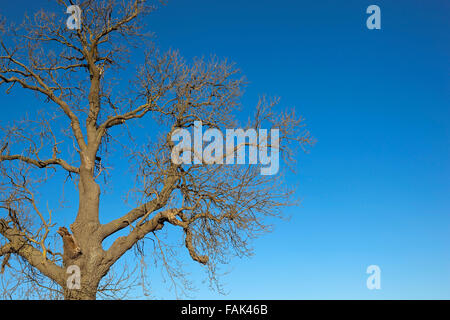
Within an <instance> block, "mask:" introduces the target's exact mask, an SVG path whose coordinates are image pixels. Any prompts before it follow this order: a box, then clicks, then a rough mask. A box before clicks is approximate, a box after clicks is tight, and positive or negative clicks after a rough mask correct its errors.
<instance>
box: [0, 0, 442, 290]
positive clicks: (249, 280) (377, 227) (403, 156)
mask: <svg viewBox="0 0 450 320" xmlns="http://www.w3.org/2000/svg"><path fill="white" fill-rule="evenodd" d="M39 2H40V1H24V0H16V1H14V2H9V1H8V2H5V3H2V7H1V8H0V13H1V14H2V15H6V16H9V15H10V16H11V18H12V19H16V18H17V17H20V16H21V15H23V12H24V8H25V7H28V9H27V10H28V11H29V12H32V11H33V10H35V9H39V8H40V6H42V5H44V6H45V5H47V4H48V1H41V2H42V3H43V4H39ZM371 4H377V5H378V6H379V7H380V8H381V30H368V29H367V28H366V19H367V17H368V15H367V14H366V13H365V11H366V8H367V7H368V6H369V5H371ZM449 9H450V4H449V3H448V2H447V1H443V0H441V1H437V0H432V1H403V0H401V1H400V0H396V1H376V2H375V1H361V0H360V1H356V0H354V1H323V0H317V1H299V0H295V1H294V0H291V1H289V0H278V1H268V0H259V1H253V0H251V1H250V0H249V1H242V0H240V1H237V0H227V1H210V0H190V1H185V0H171V1H169V2H168V4H167V5H166V6H163V7H162V8H160V9H159V10H158V11H157V12H156V13H154V14H152V15H150V16H149V17H148V21H147V23H148V28H149V30H151V31H153V32H154V33H155V36H156V38H155V41H156V43H157V44H158V45H159V46H161V47H162V48H165V49H167V48H177V49H179V50H180V52H181V54H182V55H184V56H185V57H187V58H192V57H195V56H202V55H205V56H208V55H210V54H211V53H213V54H216V55H218V56H219V57H227V58H229V59H230V60H232V61H234V62H236V64H237V66H238V67H239V68H240V69H241V70H242V72H243V74H245V75H246V77H247V79H248V81H249V85H248V87H247V89H246V93H245V96H244V97H243V103H244V105H245V106H246V108H249V110H251V108H252V107H254V105H255V103H256V100H257V98H258V95H260V94H264V93H265V94H268V95H274V96H279V97H281V104H280V107H281V108H284V107H285V106H293V107H295V108H296V110H297V111H298V113H299V114H301V115H303V116H304V117H305V118H306V122H307V124H308V126H309V129H310V130H311V132H312V133H313V135H314V136H315V137H316V138H317V141H318V142H317V144H316V145H315V146H314V148H312V150H311V152H310V153H309V154H306V155H305V154H299V157H298V163H297V165H296V174H295V175H290V177H289V179H288V181H287V183H289V184H290V185H292V186H296V187H297V197H298V198H300V199H301V200H302V202H301V205H299V206H297V207H291V208H288V209H286V213H287V214H288V215H290V216H291V217H292V218H291V220H290V221H279V222H277V223H276V228H275V231H274V232H273V233H271V234H268V235H265V236H264V237H262V238H260V239H258V240H256V241H255V242H254V247H255V256H254V257H252V258H250V259H247V258H246V259H234V260H233V261H232V263H231V264H230V265H228V266H226V267H225V269H224V270H226V271H231V272H230V273H229V274H227V275H225V276H223V278H222V282H223V283H224V285H225V289H226V291H227V292H229V294H228V295H226V296H220V295H218V294H217V293H215V292H212V291H210V290H209V289H208V287H207V285H205V284H202V283H201V281H200V280H199V279H202V272H201V268H197V267H195V266H192V267H190V268H192V270H191V272H192V277H193V279H194V281H196V283H197V287H198V291H196V292H195V293H194V297H195V298H199V299H215V298H218V299H221V298H226V299H435V298H437V299H442V298H445V299H449V298H450V251H449V244H450V197H449V193H450V179H449V178H450V166H449V159H450V148H449V146H450V144H449V141H450V99H449V98H450V96H449V92H450V91H449V89H450V82H449V71H450V70H449V62H450V61H449V57H450V56H449V54H450V50H449V49H450V41H449V40H450V39H449V34H450V33H449V24H450V22H449V20H448V12H449ZM13 102H14V104H13ZM28 102H29V98H28V97H26V96H25V97H22V98H21V99H18V96H17V95H16V96H14V94H13V95H11V96H9V97H5V96H4V95H3V93H2V102H1V104H2V106H1V107H2V108H5V109H6V108H8V111H9V110H11V112H10V113H9V114H8V116H5V120H6V119H9V118H11V119H13V118H14V117H17V116H20V115H21V114H23V112H25V110H27V106H26V105H27V104H28ZM106 199H108V197H106ZM108 207H111V208H114V207H115V206H114V205H112V204H108V203H105V204H104V208H108ZM67 219H69V218H67ZM69 220H70V219H69ZM372 264H375V265H378V266H379V267H380V268H381V290H373V291H371V290H368V289H367V288H366V279H367V276H368V275H367V274H366V273H365V271H366V268H367V267H368V266H369V265H372ZM155 290H156V291H157V293H156V295H157V296H158V297H162V298H170V297H172V294H171V293H170V292H167V291H166V289H164V284H162V283H159V282H158V281H156V282H155Z"/></svg>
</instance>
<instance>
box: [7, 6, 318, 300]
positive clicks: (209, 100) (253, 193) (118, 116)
mask: <svg viewBox="0 0 450 320" xmlns="http://www.w3.org/2000/svg"><path fill="white" fill-rule="evenodd" d="M56 2H57V4H58V5H59V6H60V9H61V10H60V11H58V13H57V14H52V13H49V12H44V11H41V12H38V13H37V14H36V15H34V17H31V18H30V17H26V18H25V21H24V23H23V24H22V25H20V26H19V27H15V26H13V25H9V24H8V23H6V22H5V21H4V20H2V21H3V23H2V24H1V25H2V28H1V29H0V32H2V36H1V40H0V45H1V49H0V85H2V86H3V87H4V88H5V89H6V93H9V92H10V91H11V90H15V89H20V88H21V89H23V90H27V91H31V92H34V93H36V97H37V98H39V97H43V98H44V99H45V100H44V101H45V103H48V106H51V107H48V108H47V112H45V113H43V112H41V113H39V114H37V115H35V116H33V117H32V118H30V117H26V118H25V119H23V120H21V121H18V122H15V123H13V124H11V125H9V126H4V127H3V128H2V142H1V144H0V149H1V150H0V172H1V182H0V189H1V195H0V209H1V210H2V212H3V213H2V218H1V219H0V234H1V237H0V257H3V260H2V264H1V271H2V273H3V272H4V271H5V270H9V274H10V276H9V277H8V278H2V287H3V288H4V289H3V290H4V296H8V295H10V296H13V294H12V292H15V291H20V290H25V289H23V287H22V286H21V284H29V285H30V286H29V287H28V291H27V292H28V293H25V296H26V297H31V298H32V297H33V295H32V293H30V292H34V291H35V290H37V289H36V288H39V289H40V290H43V291H44V292H45V293H46V295H45V296H44V297H45V298H49V299H56V298H62V297H63V298H65V299H95V298H96V297H97V295H98V293H105V295H104V296H105V297H113V296H114V293H115V292H118V291H120V289H123V288H124V284H123V283H122V282H121V280H123V279H127V278H128V277H129V274H127V275H125V276H124V277H120V276H116V275H115V274H113V273H112V272H111V270H110V269H111V268H112V266H113V265H114V264H116V263H117V262H118V260H119V259H120V258H121V257H122V256H123V255H124V254H125V253H127V252H128V251H129V250H130V249H132V248H134V249H135V251H136V253H137V255H138V256H139V255H145V254H146V251H147V250H146V249H145V248H144V246H143V244H144V243H145V242H149V243H151V245H152V246H153V248H154V250H155V251H154V253H153V255H154V257H155V259H157V260H159V261H160V262H161V263H162V264H163V266H164V267H166V270H167V274H168V275H169V277H170V278H172V279H174V278H177V277H182V276H183V270H182V269H180V268H181V267H177V265H173V262H174V260H173V258H174V257H175V256H176V254H175V253H174V251H173V250H174V249H173V248H172V247H171V245H169V244H167V243H165V241H164V237H163V236H162V232H163V231H168V232H169V230H170V232H173V233H176V232H178V234H180V235H181V236H182V246H183V247H184V248H185V250H187V252H188V254H189V256H190V257H191V258H192V259H193V260H194V261H196V262H198V263H200V264H202V265H205V268H206V270H207V271H208V274H209V277H210V279H211V280H212V281H213V282H214V281H216V279H217V278H216V266H217V265H218V264H220V263H223V262H226V261H228V259H229V257H231V256H233V255H239V256H242V255H248V254H250V252H251V248H250V243H249V241H250V240H251V239H252V238H254V237H255V236H257V235H259V234H261V233H262V232H266V231H269V230H270V225H268V224H267V221H266V218H267V217H273V216H276V217H277V216H282V212H281V209H282V208H283V207H284V206H286V205H288V204H290V195H291V194H292V190H288V189H289V188H287V186H286V185H285V184H284V183H283V180H282V175H280V174H278V175H272V176H269V175H268V176H264V175H261V174H260V172H259V167H260V166H261V165H258V164H256V165H255V164H252V165H250V164H249V165H226V164H213V165H211V164H207V163H205V162H202V163H199V164H191V165H183V164H175V163H174V162H173V161H172V160H171V153H172V151H173V148H174V142H173V141H172V139H171V137H172V134H173V133H174V132H175V131H176V130H178V129H181V128H192V126H193V125H194V122H195V121H202V123H203V125H204V127H205V128H216V129H224V128H236V127H237V126H239V125H240V122H239V121H238V119H239V117H237V115H238V112H239V110H240V98H241V96H242V89H243V86H244V84H245V83H244V80H243V78H242V76H241V75H240V73H239V71H238V70H237V69H236V68H235V66H234V65H233V64H231V63H228V62H227V61H222V60H220V59H217V58H215V57H212V58H210V59H203V58H202V59H195V60H194V61H192V62H186V61H185V60H184V59H183V58H182V57H180V54H179V53H178V52H177V51H173V50H169V51H168V52H160V51H159V50H158V49H156V48H155V47H154V46H151V45H149V46H148V48H146V50H145V56H144V57H143V65H141V66H137V68H136V70H137V71H136V73H135V75H134V77H133V80H132V81H130V82H129V85H128V87H127V89H126V90H123V89H122V90H120V88H124V87H126V86H125V85H124V84H123V81H120V79H116V77H115V74H116V73H118V72H119V71H121V70H123V69H120V68H128V66H129V57H130V56H131V54H132V51H133V49H134V48H140V47H141V46H142V43H147V42H145V41H146V39H147V37H148V35H147V34H145V33H143V30H142V26H143V23H142V18H143V17H145V16H147V15H148V14H149V13H151V12H152V11H153V10H154V8H155V7H154V6H153V5H152V4H151V3H149V1H144V0H128V1H117V2H116V1H98V0H95V1H94V0H88V1H83V2H82V3H81V4H80V8H81V10H82V19H81V22H82V24H81V28H80V29H77V30H69V29H68V28H67V27H66V23H65V22H66V19H67V15H64V14H61V13H60V12H65V10H66V8H67V7H68V6H70V5H71V4H72V3H71V1H65V0H57V1H56ZM277 102H278V101H277V100H270V99H266V98H261V99H260V101H259V103H258V105H257V107H256V112H255V114H254V115H253V116H252V117H251V118H250V120H249V122H248V123H246V124H245V125H243V126H244V127H245V128H256V129H258V128H262V127H263V126H264V125H267V126H270V127H271V128H278V129H279V130H280V146H279V148H280V150H281V152H282V155H284V163H285V164H288V163H289V162H292V161H293V160H294V158H293V152H295V150H296V149H298V148H299V147H302V148H305V147H307V146H308V145H311V144H312V143H313V141H312V138H311V137H310V135H309V133H308V131H306V130H305V129H304V125H303V120H302V119H301V118H297V117H296V116H295V114H294V113H293V112H286V113H283V114H280V113H279V112H274V107H275V105H276V104H277ZM48 110H51V111H48ZM149 117H150V118H149ZM144 118H145V119H147V120H145V121H151V122H152V123H153V124H157V126H156V125H153V126H152V128H157V132H156V133H155V129H152V130H151V132H149V137H150V142H148V143H147V142H145V143H144V144H143V143H142V137H141V135H142V130H140V131H139V130H134V129H135V128H136V126H138V124H139V121H141V122H142V121H144ZM138 120H139V121H138ZM146 123H147V125H148V123H149V122H146ZM149 131H150V130H149ZM136 135H137V136H136ZM111 147H112V148H116V149H117V150H120V152H121V154H122V155H124V157H128V158H129V159H130V161H131V165H130V168H132V169H133V170H134V172H135V174H136V179H135V183H134V185H131V186H130V188H129V189H130V195H132V196H130V197H128V201H129V202H131V201H133V203H135V207H134V209H132V210H130V211H129V212H123V213H122V214H117V213H108V216H112V215H116V218H115V219H113V220H111V221H110V222H107V223H101V222H100V219H101V217H102V216H100V210H99V204H100V196H101V194H102V191H101V189H102V186H105V184H104V183H102V182H100V180H101V177H103V178H107V177H108V175H109V172H110V170H108V166H107V164H108V159H109V158H108V156H109V153H108V148H111ZM270 147H271V146H270V145H269V148H270ZM235 151H237V150H235ZM61 173H64V174H61ZM67 181H73V182H75V183H76V189H77V192H78V194H77V196H78V200H79V205H78V211H77V213H76V215H74V216H73V217H72V219H73V223H71V224H70V226H68V227H70V230H69V229H67V228H66V227H65V226H59V228H57V226H56V223H55V222H54V220H52V218H54V217H53V216H52V212H53V211H54V210H52V209H51V208H49V206H48V205H46V200H45V198H46V197H52V195H49V194H47V193H46V192H45V185H48V184H50V185H52V186H55V185H56V186H59V185H60V186H61V188H62V187H63V185H64V184H65V183H66V182H67ZM73 196H74V197H75V195H73ZM69 197H70V195H69ZM44 205H45V207H44ZM102 219H103V218H102ZM168 225H171V226H173V228H169V229H168V228H167V226H168ZM56 234H59V235H60V236H61V239H62V241H61V240H59V238H58V237H57V236H56ZM107 239H108V240H111V239H112V240H111V241H110V243H112V244H111V245H110V246H109V247H107V248H105V245H104V243H105V240H107ZM146 239H147V240H146ZM61 242H62V244H61ZM175 258H176V257H175ZM13 259H15V260H13ZM175 262H176V261H175ZM138 264H139V263H137V265H138ZM72 265H76V266H78V267H79V268H80V271H81V288H80V289H78V290H75V289H73V290H71V289H69V288H68V287H67V283H66V282H67V277H68V275H67V273H66V268H67V267H68V266H72ZM121 268H122V267H121ZM131 273H132V272H131ZM102 281H103V282H102ZM185 284H186V283H185ZM187 286H188V284H187ZM108 290H109V291H108ZM25 291H26V290H25ZM108 292H110V293H111V294H112V295H109V294H108Z"/></svg>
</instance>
